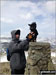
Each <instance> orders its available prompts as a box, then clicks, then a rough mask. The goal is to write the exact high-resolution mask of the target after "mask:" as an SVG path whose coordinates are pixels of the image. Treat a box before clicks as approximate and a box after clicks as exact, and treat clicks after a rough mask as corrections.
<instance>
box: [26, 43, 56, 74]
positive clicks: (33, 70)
mask: <svg viewBox="0 0 56 75" xmlns="http://www.w3.org/2000/svg"><path fill="white" fill-rule="evenodd" d="M43 70H55V69H54V65H53V63H52V60H51V50H50V44H49V43H43V42H30V44H29V50H28V58H27V64H26V68H25V75H34V74H35V75H39V74H40V71H43Z"/></svg>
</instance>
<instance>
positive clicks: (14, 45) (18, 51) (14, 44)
mask: <svg viewBox="0 0 56 75" xmlns="http://www.w3.org/2000/svg"><path fill="white" fill-rule="evenodd" d="M15 33H16V30H14V31H12V32H11V34H12V41H11V42H10V44H9V47H8V49H9V53H10V56H11V57H10V67H11V69H16V70H20V69H22V68H25V66H26V58H25V53H24V51H25V50H28V46H29V42H28V41H27V40H24V41H19V40H18V39H16V38H15Z"/></svg>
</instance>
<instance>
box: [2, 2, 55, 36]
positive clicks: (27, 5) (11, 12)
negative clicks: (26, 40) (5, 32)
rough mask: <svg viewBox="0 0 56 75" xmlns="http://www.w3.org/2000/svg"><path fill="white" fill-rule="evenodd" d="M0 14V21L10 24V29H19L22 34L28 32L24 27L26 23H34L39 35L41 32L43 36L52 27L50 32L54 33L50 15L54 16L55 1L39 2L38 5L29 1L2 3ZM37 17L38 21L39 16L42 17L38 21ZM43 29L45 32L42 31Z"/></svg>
mask: <svg viewBox="0 0 56 75" xmlns="http://www.w3.org/2000/svg"><path fill="white" fill-rule="evenodd" d="M4 2H5V3H4ZM1 13H2V14H1V21H2V22H4V23H11V25H12V27H11V28H12V29H14V28H17V27H21V29H23V30H22V31H23V32H24V31H26V30H28V28H27V26H26V25H27V24H28V23H31V22H33V21H36V22H37V24H38V30H39V33H41V32H43V33H44V36H45V33H46V31H47V32H48V30H49V28H50V27H52V28H51V29H50V31H51V32H53V31H54V26H55V21H54V20H55V18H54V17H52V14H53V15H54V14H55V1H44V2H41V1H39V2H38V3H37V2H36V3H35V2H34V3H33V2H31V1H2V7H1ZM39 15H40V19H41V16H43V18H42V19H41V20H40V19H38V16H39ZM35 17H37V18H35ZM12 23H13V24H12ZM8 25H9V24H8ZM17 25H18V26H17ZM13 27H14V28H13ZM44 29H45V30H46V31H44ZM25 33H27V32H25ZM25 33H24V34H25ZM49 33H50V32H49ZM52 34H53V33H52ZM22 35H23V34H22ZM40 35H41V34H40ZM23 36H24V35H23Z"/></svg>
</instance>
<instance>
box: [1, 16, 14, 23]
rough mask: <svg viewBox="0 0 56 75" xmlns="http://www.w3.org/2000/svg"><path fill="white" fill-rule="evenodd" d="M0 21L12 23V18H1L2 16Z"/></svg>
mask: <svg viewBox="0 0 56 75" xmlns="http://www.w3.org/2000/svg"><path fill="white" fill-rule="evenodd" d="M0 21H1V22H4V23H13V20H12V19H7V18H3V17H2V18H1V19H0Z"/></svg>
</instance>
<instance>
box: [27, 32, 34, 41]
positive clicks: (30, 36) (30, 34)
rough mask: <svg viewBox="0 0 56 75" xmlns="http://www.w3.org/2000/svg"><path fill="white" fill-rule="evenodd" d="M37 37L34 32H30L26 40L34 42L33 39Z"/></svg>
mask: <svg viewBox="0 0 56 75" xmlns="http://www.w3.org/2000/svg"><path fill="white" fill-rule="evenodd" d="M34 36H35V33H34V32H30V33H29V34H28V35H27V36H26V38H27V40H28V41H31V40H33V37H34Z"/></svg>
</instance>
